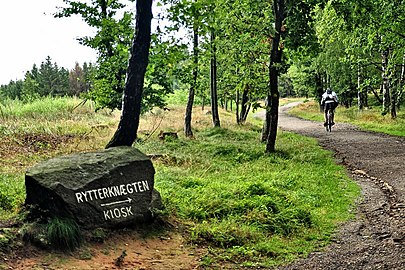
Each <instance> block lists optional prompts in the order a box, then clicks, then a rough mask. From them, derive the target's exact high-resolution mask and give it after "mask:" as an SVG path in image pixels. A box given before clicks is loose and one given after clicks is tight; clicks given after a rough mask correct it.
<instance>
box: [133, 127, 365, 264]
mask: <svg viewBox="0 0 405 270" xmlns="http://www.w3.org/2000/svg"><path fill="white" fill-rule="evenodd" d="M259 137H260V136H259V133H258V132H257V131H250V130H248V129H244V128H236V129H232V130H230V129H218V128H213V129H206V130H202V131H200V132H199V133H197V134H196V138H197V139H196V140H182V139H178V140H174V141H167V142H162V143H158V144H157V143H156V142H155V141H151V142H146V143H145V144H142V145H139V147H140V148H141V150H143V151H144V152H146V153H149V152H151V153H156V152H161V153H163V154H164V155H165V156H166V157H167V156H168V157H173V158H174V160H175V162H171V163H167V162H164V161H162V163H160V162H159V161H158V162H156V163H155V167H156V171H157V174H156V180H155V183H156V187H157V189H158V190H159V191H160V192H161V195H162V197H163V199H164V203H165V205H166V208H167V210H168V211H169V213H170V215H172V216H176V217H177V218H178V219H180V220H183V221H185V222H186V223H188V224H190V233H191V236H190V237H191V238H190V239H191V241H193V242H196V243H203V244H206V245H209V246H210V247H212V248H214V249H216V252H215V254H217V255H216V256H215V260H219V259H220V257H221V256H222V255H221V254H227V255H226V256H227V257H228V258H229V256H231V258H232V260H241V261H249V262H254V263H259V265H263V266H268V265H271V264H273V263H275V262H280V261H282V260H288V259H291V258H292V257H294V256H296V255H297V254H301V253H303V252H304V253H308V252H309V251H310V250H313V249H314V248H316V247H317V246H318V245H319V243H320V241H325V240H327V239H329V237H330V234H331V233H332V231H333V229H334V228H335V224H336V223H337V222H339V221H342V220H344V219H347V218H348V217H349V216H350V215H349V214H348V209H349V208H350V206H351V205H352V203H353V201H354V199H355V197H356V196H357V195H358V188H357V186H356V185H355V184H354V183H353V182H351V181H350V180H349V179H348V178H347V176H346V175H345V171H344V169H343V168H341V167H339V166H336V165H334V164H333V159H332V157H331V154H330V153H328V152H324V151H322V150H321V149H319V147H318V146H317V144H316V142H315V141H313V140H311V139H306V138H303V137H299V136H297V135H293V134H290V133H281V136H280V139H279V144H280V145H279V148H280V151H279V152H277V153H275V154H272V155H265V154H263V149H262V145H261V144H260V143H257V142H258V140H259ZM241 142H244V143H243V145H242V144H241ZM165 160H167V158H166V159H165ZM314 172H320V173H319V174H318V173H314ZM321 172H322V173H321ZM302 238H308V239H310V240H308V241H307V242H306V243H305V245H303V244H302V243H301V241H302ZM269 242H271V243H272V244H271V245H270V244H269ZM281 246H283V248H279V247H281ZM303 250H304V251H303ZM230 254H231V255H230ZM247 254H250V255H252V256H248V255H247ZM292 254H293V255H292ZM224 256H225V255H224ZM291 256H292V257H291ZM213 259H214V258H213V257H211V258H210V260H209V261H211V262H212V260H213Z"/></svg>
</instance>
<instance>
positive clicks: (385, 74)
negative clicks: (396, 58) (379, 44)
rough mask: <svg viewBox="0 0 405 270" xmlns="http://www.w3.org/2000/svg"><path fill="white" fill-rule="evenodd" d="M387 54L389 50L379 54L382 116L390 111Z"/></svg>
mask: <svg viewBox="0 0 405 270" xmlns="http://www.w3.org/2000/svg"><path fill="white" fill-rule="evenodd" d="M388 54H389V50H388V49H387V50H384V51H383V52H381V64H382V65H381V68H382V73H381V77H382V91H383V110H382V114H383V115H385V114H387V113H388V112H389V110H390V88H389V79H388Z"/></svg>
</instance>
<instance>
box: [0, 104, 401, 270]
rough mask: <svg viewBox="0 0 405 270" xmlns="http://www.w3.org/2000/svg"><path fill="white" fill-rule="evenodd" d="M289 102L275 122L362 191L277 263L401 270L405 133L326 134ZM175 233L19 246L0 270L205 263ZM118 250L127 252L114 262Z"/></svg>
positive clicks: (173, 267) (339, 127)
mask: <svg viewBox="0 0 405 270" xmlns="http://www.w3.org/2000/svg"><path fill="white" fill-rule="evenodd" d="M294 105H296V104H290V105H288V106H294ZM288 106H286V107H282V108H281V110H280V118H279V126H280V127H281V128H282V129H283V130H287V131H292V132H295V133H299V134H302V135H305V136H310V137H314V138H316V139H317V140H318V141H319V143H320V145H322V146H323V147H325V148H326V149H329V150H331V151H334V153H335V157H336V160H337V162H338V163H340V164H342V165H344V166H346V168H347V169H348V173H349V174H351V176H352V177H353V178H354V179H355V180H356V181H357V183H358V184H359V185H360V186H361V188H362V196H361V198H360V199H359V202H358V206H357V215H356V218H355V219H353V220H351V221H349V222H347V223H345V224H343V225H342V226H340V228H339V231H338V232H337V233H336V235H335V237H334V238H333V241H332V244H331V245H329V246H328V247H326V248H325V249H324V250H319V251H316V252H313V253H312V254H310V255H309V256H308V257H307V258H305V259H301V260H299V261H296V262H295V263H293V264H291V265H287V266H283V267H279V268H277V269H280V270H281V269H306V270H307V269H323V270H324V269H356V270H357V269H390V270H402V269H405V166H404V156H405V138H399V137H393V136H387V135H383V134H378V133H370V132H364V131H360V130H359V129H358V128H356V127H354V126H351V125H348V124H342V123H337V124H336V125H335V126H334V129H333V131H332V132H331V133H327V132H326V131H325V129H324V128H323V125H322V123H320V122H313V121H307V120H302V119H298V118H295V117H291V116H288V115H287V113H286V111H287V110H288ZM257 116H258V117H263V115H260V114H258V115H257ZM318 173H320V174H321V173H322V172H318ZM181 232H182V228H181V227H180V228H179V227H178V226H177V225H176V224H175V222H173V224H172V228H171V229H170V230H166V231H165V232H162V233H157V234H156V236H154V237H150V236H148V237H144V236H143V235H142V234H141V233H139V232H134V231H124V232H117V233H114V234H113V235H111V236H110V237H108V238H107V239H106V240H105V241H104V242H103V243H98V244H94V243H93V244H89V245H87V246H85V247H83V248H81V249H80V250H78V251H75V252H74V253H68V254H64V253H61V252H54V251H46V250H45V251H41V250H38V249H36V248H33V247H27V246H22V247H21V248H19V249H18V252H16V253H14V254H10V255H9V256H7V257H4V258H1V259H2V262H4V263H5V264H1V263H0V266H2V265H4V266H3V267H0V269H47V270H54V269H69V270H70V269H137V270H139V269H145V270H149V269H151V270H155V269H156V270H157V269H168V270H179V269H206V268H203V267H201V261H200V260H201V258H203V256H204V255H205V254H207V253H208V252H209V251H208V250H207V249H206V248H203V247H198V246H190V245H188V244H187V241H186V239H184V238H183V236H182V235H183V234H182V233H181ZM134 240H136V241H134ZM124 251H125V252H126V257H125V258H124V260H122V263H121V265H117V263H118V262H117V259H118V258H120V255H122V254H123V252H124ZM235 267H237V266H235V265H233V266H231V265H229V266H224V267H223V269H237V268H235ZM207 269H209V268H207Z"/></svg>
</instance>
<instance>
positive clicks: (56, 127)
mask: <svg viewBox="0 0 405 270" xmlns="http://www.w3.org/2000/svg"><path fill="white" fill-rule="evenodd" d="M65 101H66V106H64V107H63V106H62V107H58V106H55V108H58V109H56V110H53V109H52V108H51V107H52V106H48V107H47V108H49V114H48V112H47V110H41V111H40V112H39V113H37V111H39V110H36V109H33V108H31V109H30V110H29V111H30V113H27V112H24V113H21V114H19V115H18V116H17V112H15V113H14V112H12V111H13V110H14V109H11V108H15V109H16V110H18V104H17V105H15V104H14V105H13V104H11V103H10V104H5V103H4V102H3V103H2V105H0V106H1V108H2V116H1V119H0V139H2V142H3V141H4V140H5V139H7V142H10V143H14V144H15V146H16V147H18V149H20V150H21V148H22V149H25V148H24V147H26V145H24V143H21V142H22V141H18V140H17V141H16V140H15V138H18V136H14V135H15V134H20V135H21V134H32V133H33V131H35V132H36V133H35V134H48V135H49V134H51V135H52V136H49V137H50V138H53V136H63V135H66V134H76V135H77V134H79V135H80V134H82V135H83V134H84V135H83V136H78V137H74V138H75V140H72V141H71V140H68V141H67V142H66V143H65V144H64V145H63V147H62V146H52V149H51V148H49V149H48V148H47V152H45V153H44V154H42V152H37V153H36V154H35V153H34V154H35V155H34V156H28V157H27V154H26V153H27V152H24V151H22V154H18V155H17V154H15V153H16V151H14V152H12V151H11V150H9V148H7V147H4V148H2V147H0V155H2V159H1V160H0V165H2V166H3V167H2V169H1V170H0V173H1V177H0V192H1V193H0V203H1V204H2V205H1V209H2V211H3V212H2V214H1V215H0V217H1V218H5V217H9V216H10V215H13V214H14V215H15V213H16V212H17V211H18V209H19V207H20V206H21V205H22V202H23V201H24V199H25V198H24V196H25V193H24V183H23V174H24V170H25V169H26V168H27V167H29V166H32V165H33V164H35V162H37V161H38V160H41V159H44V158H49V157H52V156H55V155H60V154H65V153H70V152H74V151H76V152H77V151H88V150H94V149H100V148H102V147H103V146H104V145H105V143H106V142H107V140H108V139H109V138H110V136H111V135H112V134H113V132H114V131H115V130H114V129H115V124H116V121H117V120H118V119H117V118H116V117H114V115H109V114H108V113H102V114H99V113H98V114H94V113H93V112H92V111H91V107H90V109H89V107H77V108H75V106H76V105H77V104H78V103H79V101H78V100H76V101H74V102H73V104H75V106H73V105H69V104H70V103H69V102H70V101H68V99H66V100H65ZM44 102H45V103H47V102H49V103H51V104H52V102H56V103H57V102H60V101H59V100H57V99H55V100H52V99H47V100H44ZM21 106H22V105H21ZM37 106H42V105H40V103H38V104H37ZM44 106H45V105H44ZM72 108H75V109H73V110H72ZM183 113H184V110H183V107H170V111H160V112H156V113H155V114H149V115H146V116H144V117H143V120H142V121H143V123H141V127H140V130H141V131H142V132H143V133H142V134H140V138H141V139H143V141H142V143H139V144H137V145H135V147H138V148H139V149H140V150H141V151H143V152H144V153H146V154H158V155H156V156H158V157H160V158H159V159H157V160H154V161H153V162H154V166H155V170H156V175H155V186H156V188H157V190H158V191H159V192H160V193H161V195H162V198H163V202H164V204H165V206H166V210H165V211H166V214H167V215H169V216H170V218H175V219H176V220H177V221H178V222H180V223H181V224H183V225H185V226H186V227H187V228H188V229H187V237H188V239H189V241H190V242H192V243H194V244H196V245H203V246H206V247H208V250H209V252H208V253H207V255H206V256H205V257H204V258H203V259H202V264H203V265H207V266H209V267H211V268H216V267H217V268H220V267H219V266H218V264H224V263H227V262H232V263H238V264H242V265H245V266H272V265H275V264H279V263H284V262H287V261H291V260H293V259H294V258H297V256H303V255H305V254H308V253H309V252H311V251H313V250H314V249H316V248H319V247H322V246H325V245H326V244H327V243H328V241H329V240H330V237H331V235H332V234H333V231H334V229H335V228H336V225H337V224H338V223H340V222H343V221H344V220H347V219H348V218H350V217H351V213H350V211H349V210H350V209H351V206H352V204H353V202H354V200H355V198H356V196H357V195H358V194H359V190H358V187H357V186H356V185H355V184H354V183H353V182H352V181H351V180H350V179H349V178H348V177H347V176H346V174H345V170H344V168H342V167H340V166H337V165H335V164H334V162H333V157H332V154H331V153H330V152H326V151H323V150H322V149H321V148H320V147H319V146H318V145H317V143H316V141H315V140H312V139H308V138H304V137H301V136H298V135H294V134H291V133H286V132H279V136H278V138H277V145H276V148H277V152H276V153H274V154H268V155H267V154H264V149H265V146H264V145H263V144H261V143H260V142H259V139H260V124H257V123H256V122H253V123H247V124H245V125H243V126H238V125H235V124H233V122H234V113H231V112H226V111H222V110H221V115H220V116H221V124H222V126H223V128H207V126H208V125H210V124H211V119H210V118H211V116H210V115H206V114H205V113H204V112H202V110H198V109H195V110H194V115H193V121H194V122H193V129H194V134H195V138H194V139H186V138H184V136H182V135H181V134H180V130H181V129H182V123H183ZM145 122H146V123H145ZM111 123H112V124H111ZM231 123H232V124H231ZM98 124H102V125H106V126H107V127H106V129H105V130H104V129H93V128H92V127H93V126H94V125H98ZM148 124H149V125H148ZM17 127H18V128H17ZM154 130H156V131H157V132H156V133H158V132H159V130H171V131H175V132H176V131H178V132H179V135H180V136H179V139H170V140H166V141H160V140H158V139H157V134H153V131H154ZM20 137H24V138H25V136H20ZM34 138H38V137H34ZM41 138H42V137H41ZM14 144H13V145H14ZM0 146H1V145H0ZM2 149H5V150H2ZM17 152H18V151H17ZM12 167H15V168H14V169H13V168H12ZM55 222H56V221H55ZM58 224H59V223H57V222H56V223H55V224H54V227H53V228H52V229H50V230H53V232H54V235H68V233H69V232H67V231H66V230H65V229H64V227H63V226H64V225H63V224H62V225H60V224H59V225H58ZM50 230H46V231H48V232H50ZM44 232H45V230H44ZM66 232H67V233H66ZM69 238H70V237H69ZM58 239H60V237H59V238H58ZM73 240H74V239H73ZM58 241H59V240H58ZM72 244H73V246H74V245H75V244H74V243H72ZM65 246H66V245H65ZM68 246H69V245H68Z"/></svg>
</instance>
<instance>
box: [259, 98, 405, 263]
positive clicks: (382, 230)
mask: <svg viewBox="0 0 405 270" xmlns="http://www.w3.org/2000/svg"><path fill="white" fill-rule="evenodd" d="M295 105H296V103H295V104H294V103H292V104H289V105H287V106H284V107H282V108H281V111H280V116H279V117H280V118H279V127H280V128H281V129H283V130H287V131H292V132H295V133H299V134H301V135H305V136H309V137H314V138H316V139H317V140H318V141H319V143H320V145H322V146H323V147H324V148H326V149H328V150H331V151H333V152H334V153H335V157H336V160H337V162H338V163H340V164H342V165H344V166H345V167H346V168H347V169H348V173H350V174H351V175H352V177H353V178H354V180H355V181H356V182H357V183H358V184H359V185H360V187H361V189H362V196H361V198H360V200H359V203H358V206H357V215H356V218H355V219H353V220H351V221H349V222H347V223H345V224H343V225H342V226H341V227H340V229H339V231H338V232H337V234H336V236H335V237H334V239H333V242H332V244H331V245H329V246H328V247H327V248H326V249H325V250H322V251H318V252H314V253H312V254H310V255H309V256H308V257H307V258H305V259H302V260H299V261H297V262H295V263H293V264H291V265H288V266H284V267H279V268H278V269H280V270H281V269H284V270H287V269H323V270H325V269H334V270H336V269H373V270H374V269H390V270H393V269H396V270H400V269H405V166H404V161H405V138H400V137H394V136H388V135H384V134H380V133H373V132H365V131H361V130H359V129H358V128H357V127H355V126H352V125H349V124H343V123H336V125H335V126H334V127H333V129H332V132H326V131H325V128H324V127H323V123H320V122H314V121H307V120H303V119H299V118H296V117H291V116H289V115H287V113H286V111H287V110H288V108H289V107H291V106H295ZM337 113H339V112H338V111H337ZM259 117H260V115H259ZM261 117H264V116H263V115H261ZM319 173H320V174H321V173H322V172H319Z"/></svg>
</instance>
